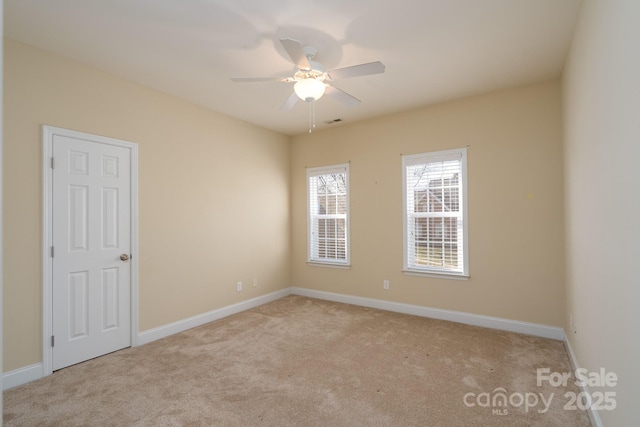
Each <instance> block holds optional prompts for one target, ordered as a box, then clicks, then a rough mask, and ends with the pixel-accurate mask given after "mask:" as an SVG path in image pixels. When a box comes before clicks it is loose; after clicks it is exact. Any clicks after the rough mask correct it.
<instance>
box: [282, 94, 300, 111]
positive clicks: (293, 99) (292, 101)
mask: <svg viewBox="0 0 640 427" xmlns="http://www.w3.org/2000/svg"><path fill="white" fill-rule="evenodd" d="M298 99H300V98H298V95H296V93H295V92H292V93H291V96H289V98H287V100H286V101H284V104H282V105H281V106H280V109H281V110H291V109H292V108H293V107H294V105H296V103H297V102H298Z"/></svg>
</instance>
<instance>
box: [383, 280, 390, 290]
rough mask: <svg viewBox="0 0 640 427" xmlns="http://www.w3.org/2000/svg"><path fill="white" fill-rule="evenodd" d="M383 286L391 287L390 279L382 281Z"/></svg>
mask: <svg viewBox="0 0 640 427" xmlns="http://www.w3.org/2000/svg"><path fill="white" fill-rule="evenodd" d="M382 287H383V288H385V289H389V281H388V280H385V281H383V282H382Z"/></svg>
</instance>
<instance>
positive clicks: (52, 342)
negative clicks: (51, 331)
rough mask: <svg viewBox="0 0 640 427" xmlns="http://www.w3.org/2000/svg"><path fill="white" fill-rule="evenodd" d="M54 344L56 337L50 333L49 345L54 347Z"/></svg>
mask: <svg viewBox="0 0 640 427" xmlns="http://www.w3.org/2000/svg"><path fill="white" fill-rule="evenodd" d="M55 345H56V337H55V336H53V335H51V347H55Z"/></svg>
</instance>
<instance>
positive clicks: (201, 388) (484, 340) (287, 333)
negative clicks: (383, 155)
mask: <svg viewBox="0 0 640 427" xmlns="http://www.w3.org/2000/svg"><path fill="white" fill-rule="evenodd" d="M536 368H550V370H551V372H570V371H571V366H570V364H569V360H568V357H567V354H566V352H565V349H564V347H563V344H562V343H561V342H559V341H554V340H548V339H542V338H536V337H531V336H527V335H519V334H514V333H509V332H501V331H495V330H489V329H483V328H478V327H473V326H467V325H462V324H457V323H451V322H445V321H439V320H433V319H426V318H421V317H415V316H408V315H402V314H397V313H390V312H385V311H380V310H374V309H368V308H363V307H357V306H352V305H346V304H339V303H333V302H327V301H320V300H315V299H310V298H304V297H299V296H289V297H286V298H282V299H280V300H277V301H275V302H272V303H269V304H266V305H263V306H261V307H257V308H255V309H252V310H248V311H245V312H243V313H239V314H236V315H233V316H229V317H227V318H225V319H221V320H219V321H216V322H212V323H209V324H206V325H203V326H201V327H198V328H194V329H191V330H188V331H185V332H183V333H180V334H176V335H173V336H171V337H168V338H165V339H162V340H158V341H155V342H153V343H150V344H147V345H145V346H142V347H138V348H130V349H125V350H122V351H119V352H116V353H112V354H109V355H106V356H103V357H100V358H97V359H93V360H90V361H87V362H85V363H81V364H78V365H75V366H72V367H69V368H66V369H63V370H60V371H58V372H55V373H54V374H53V375H51V376H49V377H47V378H43V379H41V380H38V381H34V382H32V383H29V384H25V385H23V386H20V387H16V388H14V389H11V390H8V391H6V392H5V393H4V410H5V413H4V417H3V419H4V423H5V426H588V425H589V419H588V417H587V415H586V413H584V412H583V411H569V410H564V409H563V406H564V404H565V403H566V399H565V398H564V397H563V395H564V393H565V392H567V391H574V392H578V390H577V389H576V388H572V387H574V386H573V385H572V384H569V385H568V387H566V388H562V387H560V388H553V387H551V386H549V385H548V384H545V385H543V386H541V387H538V386H537V384H536ZM499 387H502V388H504V390H505V394H506V395H507V396H508V397H512V396H514V393H520V394H521V395H522V396H525V393H538V394H539V393H542V394H543V395H544V396H545V398H546V399H548V398H549V396H550V395H551V394H552V393H553V395H554V397H553V399H552V401H551V406H550V409H549V410H548V411H547V412H546V413H540V412H539V410H543V409H544V405H543V404H542V403H539V404H538V405H537V406H536V407H532V408H529V409H528V410H525V406H524V405H521V406H518V405H517V404H518V403H519V402H520V400H519V398H518V397H517V396H516V397H515V398H512V399H511V400H512V403H513V404H509V402H507V405H508V406H506V407H500V406H495V407H482V406H478V402H483V398H482V397H480V398H479V397H478V396H480V395H481V393H489V394H490V396H491V398H493V396H494V395H496V394H497V393H499V392H500V390H498V391H496V389H497V388H499ZM467 393H474V395H468V396H467V402H468V403H474V404H476V406H474V407H469V406H467V405H465V403H464V397H465V395H467ZM484 396H485V397H486V395H484ZM496 403H499V402H496ZM494 409H498V410H502V411H504V410H505V409H506V411H507V414H506V415H498V414H497V413H496V414H494V413H493V412H492V410H494ZM503 413H504V412H503Z"/></svg>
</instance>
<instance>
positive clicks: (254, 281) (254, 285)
mask: <svg viewBox="0 0 640 427" xmlns="http://www.w3.org/2000/svg"><path fill="white" fill-rule="evenodd" d="M256 286H258V279H257V278H255V279H253V287H254V288H255V287H256Z"/></svg>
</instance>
